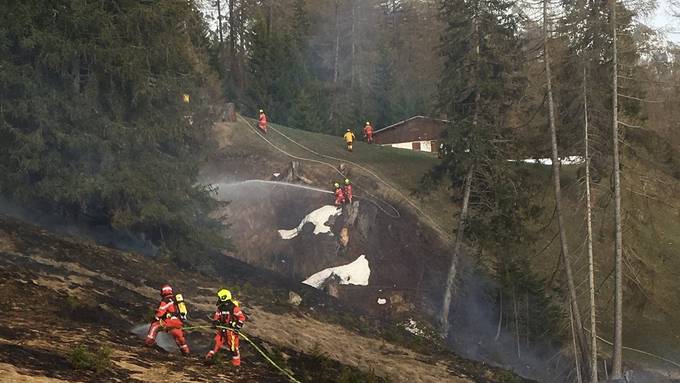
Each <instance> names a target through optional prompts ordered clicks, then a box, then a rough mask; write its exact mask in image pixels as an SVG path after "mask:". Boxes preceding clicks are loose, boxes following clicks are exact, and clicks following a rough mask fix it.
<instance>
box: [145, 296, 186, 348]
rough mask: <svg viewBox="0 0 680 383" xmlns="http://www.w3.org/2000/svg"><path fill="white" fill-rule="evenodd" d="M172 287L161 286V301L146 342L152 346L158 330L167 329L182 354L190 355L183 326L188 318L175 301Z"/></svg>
mask: <svg viewBox="0 0 680 383" xmlns="http://www.w3.org/2000/svg"><path fill="white" fill-rule="evenodd" d="M174 298H175V297H174V294H173V292H172V287H171V286H170V285H163V286H162V287H161V302H160V303H159V304H158V308H157V309H156V314H155V316H154V320H153V322H152V323H151V326H149V332H148V333H147V335H146V340H145V341H144V344H145V345H147V346H149V347H151V346H153V345H154V344H155V343H156V335H158V331H166V332H168V333H169V334H170V335H172V337H173V338H175V343H177V347H179V349H180V351H182V354H184V355H189V345H187V342H186V339H185V338H184V331H183V330H182V326H183V325H184V323H183V321H184V320H185V319H186V318H183V317H184V314H180V310H179V308H178V307H177V302H175V299H174Z"/></svg>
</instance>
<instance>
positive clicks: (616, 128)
mask: <svg viewBox="0 0 680 383" xmlns="http://www.w3.org/2000/svg"><path fill="white" fill-rule="evenodd" d="M669 4H670V5H674V6H676V8H675V9H680V8H677V6H678V5H679V4H674V3H673V1H671V2H670V3H669ZM656 6H657V4H656V2H655V1H653V0H628V1H619V0H560V1H557V0H553V1H549V0H190V1H179V0H178V1H154V0H145V1H133V0H121V1H92V0H50V1H22V2H16V1H3V2H2V9H3V10H4V12H2V13H1V14H0V26H1V27H0V195H2V197H3V199H5V200H7V201H10V202H11V203H17V204H20V205H24V206H29V207H30V208H32V209H35V210H36V211H38V212H41V213H47V214H54V215H58V216H62V217H69V218H72V219H78V220H85V221H87V222H90V223H93V224H99V225H105V226H108V227H111V228H113V229H115V230H120V231H125V232H131V233H135V234H137V235H142V236H143V237H144V238H146V239H148V240H149V241H152V242H153V243H154V244H155V245H157V246H159V248H161V249H162V252H164V253H165V254H168V255H169V256H171V257H173V258H175V260H177V261H178V262H180V263H181V264H186V265H189V264H193V265H196V263H197V260H196V259H197V258H196V257H197V256H198V255H199V254H203V253H206V252H211V251H221V250H224V249H227V248H229V246H230V244H229V241H228V240H227V239H225V238H224V237H223V235H222V233H223V231H224V230H225V228H226V226H227V224H226V223H225V222H223V221H222V220H220V219H219V217H215V215H214V214H213V213H214V212H215V211H216V210H217V209H218V207H219V206H220V205H221V204H222V202H218V201H217V200H216V199H215V198H214V190H213V188H212V186H210V185H201V184H200V183H199V182H198V175H199V170H200V167H201V165H202V164H203V163H204V162H205V160H206V157H207V156H208V155H209V153H210V151H211V149H212V145H214V143H212V142H211V140H210V139H209V135H210V134H209V132H210V129H211V126H212V123H213V122H214V121H216V120H217V119H218V114H219V111H218V109H219V108H217V107H216V105H217V104H220V103H222V100H228V101H231V102H234V103H236V105H237V108H238V109H239V111H240V112H241V113H243V114H245V115H250V116H254V115H255V114H256V112H257V111H258V110H259V109H263V110H265V111H266V113H267V115H268V116H269V118H270V120H271V121H273V122H276V123H280V124H282V125H288V126H291V127H294V128H299V129H304V130H309V131H314V132H322V133H327V134H339V133H340V132H343V131H345V130H346V129H354V130H359V129H360V128H361V127H362V126H363V124H364V123H365V121H371V122H372V123H373V124H374V126H376V127H377V128H380V127H384V126H387V125H389V124H392V123H395V122H398V121H401V120H404V119H406V118H409V117H411V116H415V115H426V116H432V117H437V118H442V119H446V120H448V121H449V122H450V123H449V127H448V130H447V134H446V142H447V144H448V145H449V146H450V148H451V150H450V151H449V152H447V154H446V155H445V156H444V157H443V158H442V160H441V163H440V164H439V165H438V166H436V167H435V168H433V169H432V170H431V172H430V173H429V174H425V175H423V179H422V182H421V187H422V188H423V189H428V188H431V187H435V185H447V186H449V187H450V190H451V200H452V203H455V204H458V205H460V212H459V216H458V217H457V220H458V222H459V224H458V227H456V228H451V232H453V233H455V241H454V245H453V257H452V263H451V273H452V275H451V278H449V282H450V283H449V285H448V286H446V291H447V292H449V294H447V296H448V298H445V303H444V305H443V307H442V313H441V316H440V317H441V318H440V319H441V321H442V322H443V325H442V327H443V328H446V327H447V326H446V323H447V321H448V312H449V310H448V303H446V302H447V299H448V301H450V299H451V297H450V291H452V288H453V281H454V280H455V272H456V270H457V262H458V261H457V259H458V254H459V253H461V252H462V251H463V249H464V247H468V246H469V247H472V248H476V249H478V251H479V252H480V253H491V254H494V256H493V257H491V259H492V260H491V261H490V263H491V266H490V268H491V269H493V270H495V274H496V276H497V278H498V279H499V280H500V281H501V283H503V284H504V286H505V285H507V286H512V289H508V290H507V291H513V292H514V291H515V290H514V289H515V287H516V288H517V289H519V290H521V291H526V292H527V300H528V299H529V298H528V296H529V294H531V295H532V297H535V299H537V300H541V301H542V302H543V303H542V304H544V306H540V307H544V308H546V309H545V310H544V312H543V313H542V314H540V315H543V316H544V317H546V318H547V319H548V320H547V321H546V322H541V321H535V323H534V324H533V326H536V328H534V331H536V333H537V334H540V333H545V332H553V333H554V332H557V333H560V332H562V334H559V335H560V336H561V335H564V334H567V335H566V336H568V337H573V339H574V344H575V348H576V349H577V354H578V358H576V359H577V360H578V361H579V363H578V368H577V369H578V370H579V372H580V373H581V374H580V375H579V376H581V375H582V376H583V380H587V381H590V382H596V381H598V368H597V367H595V366H596V364H597V361H598V351H597V347H596V345H597V344H598V341H597V338H596V337H597V330H598V328H597V326H596V321H600V323H601V324H602V326H608V327H612V328H613V330H612V332H611V333H612V335H613V337H614V338H613V339H614V340H613V343H614V352H613V355H612V363H613V365H612V366H611V376H610V377H612V378H614V379H621V378H622V374H623V368H622V364H623V356H622V351H621V350H622V342H623V340H622V331H623V330H622V326H623V325H624V324H623V314H622V306H623V304H624V297H623V294H624V291H625V290H626V289H627V288H629V285H630V284H631V283H633V282H634V279H635V278H634V276H631V273H632V274H634V271H631V270H632V269H631V267H630V266H629V261H627V259H629V258H630V256H631V254H632V250H631V249H630V243H627V242H626V235H627V233H628V232H627V230H626V224H627V223H628V222H630V221H631V220H632V219H633V218H634V215H633V212H632V210H631V211H629V210H627V209H626V206H627V202H626V200H625V198H624V197H622V190H623V191H624V192H625V191H627V190H628V191H630V190H631V189H632V188H633V186H634V185H638V184H640V182H642V181H641V180H643V181H644V182H651V183H652V184H653V183H654V182H657V181H658V180H657V179H655V178H654V175H650V174H645V173H644V172H643V173H636V172H635V171H634V169H637V167H636V166H635V165H636V164H638V163H640V162H649V163H652V164H653V166H654V167H655V168H658V169H661V171H663V172H666V173H668V174H670V175H671V176H672V177H673V178H674V179H676V180H678V179H680V170H678V169H680V157H679V156H678V151H677V149H678V145H679V144H680V134H678V128H680V86H679V84H680V46H678V45H677V44H675V43H673V42H671V41H669V40H668V39H667V36H665V35H664V34H663V33H661V32H659V31H657V30H655V29H654V28H653V27H650V26H648V25H645V23H644V22H643V21H641V20H643V18H644V16H646V15H649V14H650V13H652V12H653V11H654V9H655V7H656ZM675 17H676V19H677V17H680V11H678V14H676V15H675ZM184 95H190V102H187V101H188V99H186V98H183V96H184ZM566 156H580V157H582V158H583V159H584V166H583V169H584V170H583V173H580V174H579V179H580V181H579V182H580V184H582V185H583V188H584V192H585V193H586V194H584V197H583V198H582V200H583V206H584V209H585V211H586V215H585V217H586V220H585V221H584V222H585V223H584V227H585V228H586V229H584V230H585V231H584V234H585V237H584V239H583V240H584V244H585V245H584V249H585V253H584V254H585V258H584V259H585V261H583V259H582V260H581V261H582V262H581V263H582V264H584V265H585V266H584V267H587V268H588V274H589V278H588V280H587V281H575V280H574V275H573V274H574V271H573V270H572V263H574V258H575V257H574V255H573V253H574V252H575V250H574V249H573V248H570V247H569V241H568V240H567V237H568V236H569V235H570V234H569V232H570V231H576V230H575V229H573V228H571V227H569V225H568V224H567V223H566V222H565V220H564V219H563V218H562V214H563V210H564V208H563V207H562V205H561V202H562V200H563V198H562V185H561V180H562V176H561V174H560V171H561V166H560V158H563V157H566ZM546 157H550V158H551V160H552V162H551V163H552V173H551V174H552V178H551V182H552V184H551V188H552V189H551V190H552V191H553V193H554V199H555V201H554V205H555V206H554V213H553V216H554V218H555V221H556V223H557V226H558V228H559V231H558V235H557V236H556V239H555V240H556V241H558V242H559V244H560V252H561V261H560V277H559V279H560V282H561V283H562V285H561V287H562V289H563V293H564V296H563V298H564V301H565V302H568V304H565V305H563V307H559V308H555V307H554V305H553V303H554V302H552V303H549V302H547V301H548V298H547V297H546V294H545V291H544V288H545V283H544V282H545V281H543V280H541V279H540V278H539V277H538V276H536V275H534V274H533V273H532V271H531V269H530V267H529V260H528V259H527V255H526V254H523V253H522V252H521V251H519V249H521V248H524V247H525V246H526V245H527V244H529V243H531V242H533V241H534V240H535V239H536V231H537V230H536V225H537V222H538V218H539V216H541V215H542V214H543V213H544V212H542V211H541V207H540V206H538V203H537V201H538V199H539V196H538V195H537V193H536V191H537V190H538V186H537V184H536V182H537V179H536V178H535V177H532V173H531V171H529V170H527V169H526V168H523V167H518V166H515V163H514V162H513V161H514V160H519V159H524V158H546ZM628 169H630V170H631V171H627V170H628ZM633 192H637V193H638V194H640V193H642V194H644V196H645V197H648V198H655V199H660V200H663V199H664V198H665V196H662V195H658V196H655V195H654V194H653V192H652V191H649V190H642V191H640V190H637V189H635V190H633ZM591 195H592V196H593V197H592V198H591ZM595 197H597V198H596V199H597V201H598V206H591V201H592V200H594V199H595ZM666 202H668V201H666ZM668 203H669V204H671V205H672V202H668ZM593 214H596V215H597V217H596V218H593V217H592V215H593ZM593 219H596V220H600V221H602V220H608V222H611V230H610V232H607V235H611V237H612V238H613V241H612V243H611V249H610V250H611V251H610V253H609V254H601V255H600V256H606V257H610V258H611V259H613V260H614V262H613V264H614V265H615V268H614V269H613V270H612V272H611V275H610V276H611V278H608V280H607V281H608V283H610V284H611V285H612V290H613V292H614V293H613V297H612V302H611V305H612V307H613V309H612V313H613V314H614V315H613V317H612V318H597V320H596V304H595V291H596V286H595V277H594V276H593V275H594V273H595V272H596V270H595V268H594V266H593V264H594V263H595V262H594V261H593V257H596V256H598V255H596V254H594V252H593V250H592V247H593V246H592V241H593V236H594V235H595V234H594V230H593V227H592V225H591V221H592V220H593ZM454 229H455V230H454ZM608 229H609V228H608ZM608 229H607V230H608ZM579 233H580V232H579ZM189 255H190V256H189ZM583 262H585V263H583ZM581 282H583V283H586V286H587V288H586V291H585V292H584V289H583V284H582V283H581ZM504 294H506V293H504ZM507 294H510V293H507ZM583 294H585V295H586V298H585V301H587V302H589V305H588V307H582V306H579V304H581V305H582V303H583V302H584V299H582V295H583ZM508 298H510V297H508ZM512 299H514V298H512ZM570 313H571V314H570ZM536 315H539V314H538V313H537V314H536ZM555 318H557V319H555ZM553 322H555V323H553ZM565 322H569V323H571V330H569V329H566V330H565V328H567V327H569V326H565V325H564V323H565ZM553 325H554V326H556V327H559V328H560V330H555V328H553V327H551V326H553Z"/></svg>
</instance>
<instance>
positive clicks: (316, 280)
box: [302, 255, 371, 289]
mask: <svg viewBox="0 0 680 383" xmlns="http://www.w3.org/2000/svg"><path fill="white" fill-rule="evenodd" d="M333 275H336V276H338V277H339V278H340V284H341V285H358V286H368V278H369V277H370V276H371V268H370V267H369V266H368V260H367V259H366V256H365V255H362V256H360V257H359V258H357V259H356V260H355V261H354V262H352V263H349V264H347V265H344V266H337V267H330V268H328V269H325V270H321V271H319V272H318V273H316V274H314V275H312V276H311V277H309V278H307V279H305V280H304V281H302V283H304V284H306V285H309V286H312V287H314V288H317V289H319V288H321V286H322V285H323V283H324V282H325V281H326V280H327V279H328V278H330V277H331V276H333Z"/></svg>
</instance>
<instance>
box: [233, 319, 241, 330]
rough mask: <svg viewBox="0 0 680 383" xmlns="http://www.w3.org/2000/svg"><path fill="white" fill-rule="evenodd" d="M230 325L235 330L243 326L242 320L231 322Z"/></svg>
mask: <svg viewBox="0 0 680 383" xmlns="http://www.w3.org/2000/svg"><path fill="white" fill-rule="evenodd" d="M231 327H233V328H235V329H236V330H240V329H241V327H243V322H241V321H238V322H234V323H232V325H231Z"/></svg>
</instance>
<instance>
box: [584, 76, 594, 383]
mask: <svg viewBox="0 0 680 383" xmlns="http://www.w3.org/2000/svg"><path fill="white" fill-rule="evenodd" d="M587 80H588V76H587V72H586V67H585V65H584V66H583V143H584V158H585V167H586V226H587V238H586V241H587V247H588V291H589V293H590V294H589V295H590V365H591V366H592V368H591V369H590V383H597V381H598V379H597V315H596V302H595V262H594V257H593V219H592V217H593V215H592V200H591V192H590V147H589V143H590V141H589V139H588V88H587Z"/></svg>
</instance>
